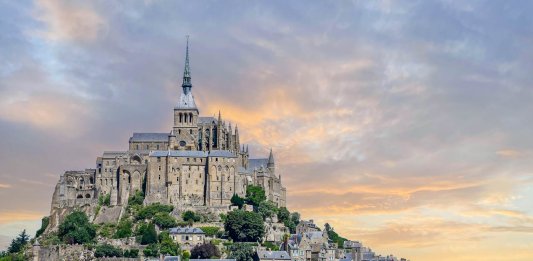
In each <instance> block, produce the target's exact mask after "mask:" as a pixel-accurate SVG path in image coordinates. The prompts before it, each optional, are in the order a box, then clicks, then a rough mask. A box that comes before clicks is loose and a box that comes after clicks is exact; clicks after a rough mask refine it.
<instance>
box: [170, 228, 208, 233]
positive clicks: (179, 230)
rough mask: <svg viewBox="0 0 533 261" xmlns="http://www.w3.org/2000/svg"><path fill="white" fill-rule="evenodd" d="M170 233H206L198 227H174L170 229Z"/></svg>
mask: <svg viewBox="0 0 533 261" xmlns="http://www.w3.org/2000/svg"><path fill="white" fill-rule="evenodd" d="M169 233H170V234H205V233H204V231H202V230H201V229H200V228H197V227H174V228H171V229H170V230H169Z"/></svg>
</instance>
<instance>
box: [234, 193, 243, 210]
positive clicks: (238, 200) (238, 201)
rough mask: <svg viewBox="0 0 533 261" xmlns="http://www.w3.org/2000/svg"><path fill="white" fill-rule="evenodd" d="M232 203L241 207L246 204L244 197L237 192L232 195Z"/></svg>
mask: <svg viewBox="0 0 533 261" xmlns="http://www.w3.org/2000/svg"><path fill="white" fill-rule="evenodd" d="M231 204H232V205H233V206H237V207H239V209H241V208H242V206H243V205H244V198H241V197H239V195H237V194H233V196H232V197H231Z"/></svg>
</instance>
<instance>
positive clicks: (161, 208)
mask: <svg viewBox="0 0 533 261" xmlns="http://www.w3.org/2000/svg"><path fill="white" fill-rule="evenodd" d="M172 210H174V207H173V206H170V205H162V204H160V203H155V204H152V205H148V206H145V207H143V208H142V209H141V210H140V211H139V212H138V213H137V216H136V218H137V220H143V219H149V218H152V217H154V216H155V214H157V213H170V212H172Z"/></svg>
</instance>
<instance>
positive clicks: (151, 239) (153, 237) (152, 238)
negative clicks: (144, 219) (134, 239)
mask: <svg viewBox="0 0 533 261" xmlns="http://www.w3.org/2000/svg"><path fill="white" fill-rule="evenodd" d="M141 230H142V235H141V244H142V245H148V244H153V243H157V232H156V231H155V226H154V224H152V223H150V224H144V225H143V227H142V228H141Z"/></svg>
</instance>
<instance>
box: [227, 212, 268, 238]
mask: <svg viewBox="0 0 533 261" xmlns="http://www.w3.org/2000/svg"><path fill="white" fill-rule="evenodd" d="M224 229H225V230H226V231H227V232H228V235H229V237H230V238H231V239H233V241H235V242H256V241H260V240H261V238H262V237H263V235H264V233H265V231H264V229H265V228H264V225H263V218H262V217H261V215H260V214H258V213H255V212H248V211H244V210H234V211H231V212H229V213H228V216H227V218H226V222H225V223H224Z"/></svg>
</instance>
